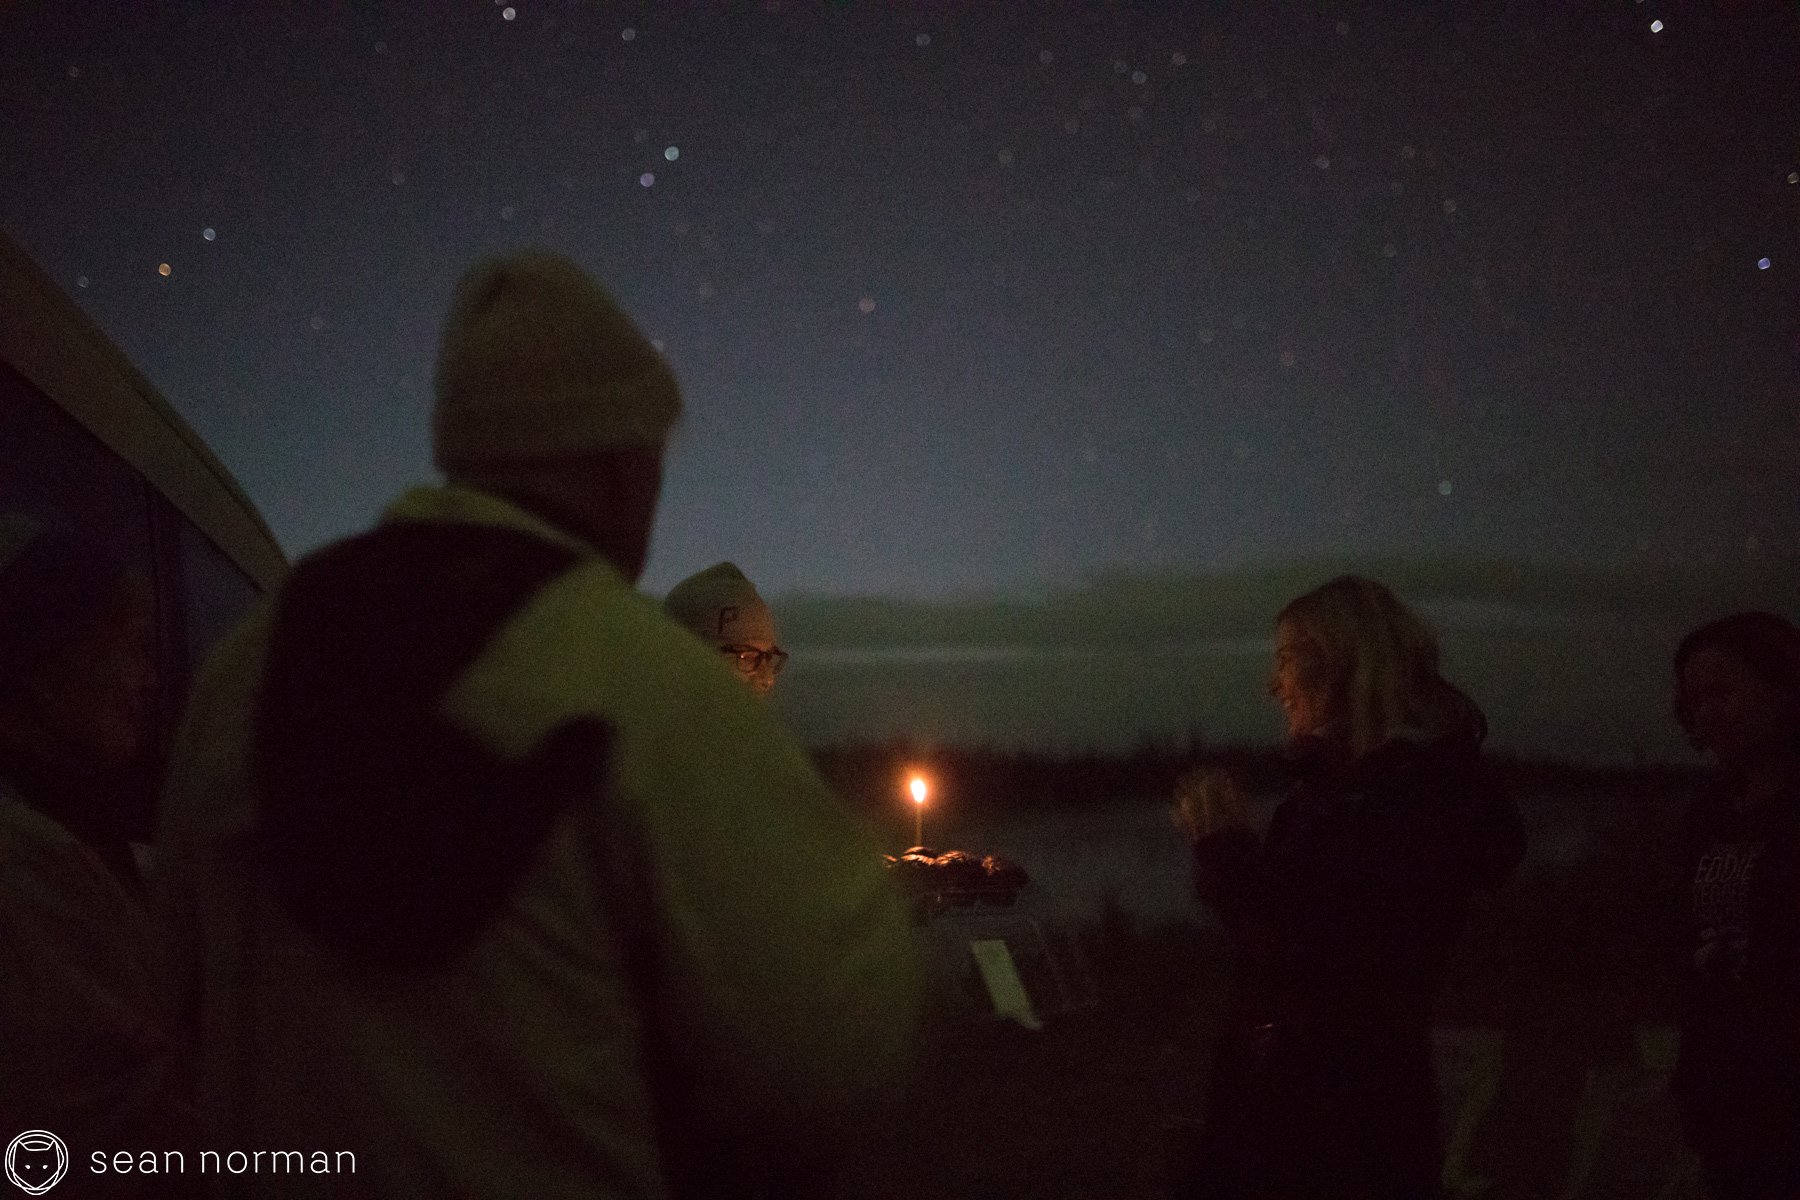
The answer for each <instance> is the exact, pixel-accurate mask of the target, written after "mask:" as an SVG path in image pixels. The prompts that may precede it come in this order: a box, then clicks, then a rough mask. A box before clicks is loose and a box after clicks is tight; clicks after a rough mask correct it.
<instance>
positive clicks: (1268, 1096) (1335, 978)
mask: <svg viewBox="0 0 1800 1200" xmlns="http://www.w3.org/2000/svg"><path fill="white" fill-rule="evenodd" d="M1479 747H1480V742H1479V737H1478V736H1477V735H1475V734H1474V733H1473V732H1471V733H1469V734H1465V735H1458V736H1454V737H1450V738H1446V739H1443V740H1441V741H1437V742H1433V743H1419V742H1411V741H1403V740H1395V741H1391V742H1389V743H1387V744H1386V745H1383V746H1381V747H1379V748H1377V749H1375V750H1373V751H1371V752H1369V753H1368V754H1366V755H1364V756H1362V757H1361V758H1360V759H1356V760H1354V761H1344V759H1343V757H1342V755H1341V752H1339V753H1338V754H1336V755H1334V754H1333V752H1332V750H1331V749H1330V748H1329V747H1326V746H1323V745H1320V746H1316V747H1312V748H1310V750H1309V752H1306V753H1304V754H1303V756H1302V763H1301V765H1302V777H1301V779H1300V781H1299V783H1298V784H1297V785H1296V786H1295V787H1294V789H1293V792H1292V793H1291V794H1290V796H1289V797H1288V798H1287V799H1286V800H1285V801H1283V803H1282V804H1281V805H1280V806H1279V807H1278V808H1277V809H1276V810H1275V814H1274V818H1273V820H1272V821H1271V823H1270V826H1269V831H1268V835H1267V837H1266V838H1264V839H1262V840H1261V841H1260V842H1259V841H1258V840H1257V838H1256V837H1255V835H1254V834H1252V833H1250V832H1249V831H1248V830H1231V831H1226V832H1222V833H1219V834H1215V835H1212V836H1210V837H1207V838H1204V839H1202V840H1201V841H1200V842H1199V844H1198V845H1197V846H1196V847H1195V867H1196V871H1195V882H1196V887H1197V890H1198V892H1199V894H1200V897H1201V899H1202V900H1204V901H1206V902H1207V903H1208V904H1209V905H1211V906H1212V907H1213V908H1214V909H1215V910H1216V911H1217V913H1218V914H1219V916H1220V918H1221V919H1222V920H1223V921H1224V922H1225V924H1226V925H1227V927H1228V928H1229V929H1230V930H1231V932H1232V934H1233V936H1234V939H1235V940H1236V942H1237V946H1238V949H1239V952H1240V974H1239V987H1238V996H1237V1000H1236V1004H1235V1010H1234V1013H1233V1016H1232V1019H1231V1021H1230V1024H1229V1025H1228V1028H1227V1030H1226V1032H1225V1034H1224V1036H1223V1037H1222V1039H1221V1042H1220V1049H1219V1052H1218V1057H1217V1059H1216V1061H1215V1065H1214V1071H1213V1079H1212V1087H1211V1102H1210V1106H1209V1109H1210V1114H1209V1126H1208V1128H1209V1135H1208V1138H1207V1143H1208V1145H1207V1150H1206V1154H1205V1157H1206V1158H1207V1159H1208V1160H1209V1162H1208V1165H1207V1167H1206V1169H1207V1170H1208V1171H1210V1172H1211V1173H1213V1174H1214V1175H1216V1176H1218V1177H1220V1178H1221V1179H1222V1180H1225V1182H1222V1183H1220V1184H1218V1185H1215V1186H1214V1190H1213V1191H1212V1192H1210V1193H1207V1192H1202V1193H1200V1194H1212V1195H1218V1196H1270V1197H1273V1196H1281V1197H1284V1198H1286V1200H1302V1198H1305V1197H1336V1196H1346V1197H1347V1196H1363V1197H1366V1196H1377V1195H1378V1196H1382V1197H1384V1198H1385V1200H1406V1198H1408V1197H1414V1196H1429V1195H1433V1194H1434V1193H1435V1189H1436V1187H1437V1180H1438V1174H1439V1170H1440V1165H1441V1147H1440V1139H1439V1133H1438V1129H1437V1097H1436V1085H1435V1080H1434V1077H1433V1072H1432V1065H1431V1044H1430V1007H1431V1000H1432V996H1433V993H1434V992H1435V991H1436V988H1437V984H1438V980H1439V978H1440V976H1441V974H1442V971H1443V967H1444V963H1445V959H1446V957H1447V956H1448V954H1449V952H1450V950H1451V948H1452V945H1453V943H1454V942H1455V940H1456V938H1457V936H1458V934H1459V933H1460V932H1461V930H1462V927H1463V924H1464V920H1465V916H1466V912H1467V907H1468V902H1469V897H1470V895H1471V893H1472V892H1473V891H1475V889H1477V888H1482V887H1491V886H1494V885H1496V884H1498V883H1500V882H1501V881H1502V880H1504V879H1505V878H1506V876H1507V875H1508V874H1509V873H1510V872H1511V871H1512V869H1513V868H1514V867H1515V866H1516V865H1517V864H1518V862H1519V860H1520V858H1522V857H1523V854H1524V846H1525V838H1524V829H1523V825H1522V824H1521V822H1520V820H1519V816H1518V813H1517V811H1516V810H1515V809H1514V808H1513V806H1512V804H1511V802H1510V800H1508V799H1507V798H1506V797H1505V796H1504V795H1503V794H1502V793H1501V792H1500V791H1499V790H1498V789H1497V788H1495V787H1494V786H1493V785H1492V784H1491V783H1490V781H1489V780H1488V778H1487V776H1486V773H1485V771H1484V768H1483V765H1482V762H1481V759H1480V752H1479ZM1233 1180H1235V1182H1233Z"/></svg>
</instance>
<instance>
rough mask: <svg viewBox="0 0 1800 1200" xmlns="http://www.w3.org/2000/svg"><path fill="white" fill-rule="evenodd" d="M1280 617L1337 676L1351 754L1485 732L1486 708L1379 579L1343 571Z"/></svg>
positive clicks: (1426, 630)
mask: <svg viewBox="0 0 1800 1200" xmlns="http://www.w3.org/2000/svg"><path fill="white" fill-rule="evenodd" d="M1276 621H1277V623H1280V622H1282V621H1287V622H1291V623H1292V624H1293V626H1294V627H1295V628H1296V630H1297V632H1299V633H1301V634H1303V635H1304V636H1305V637H1306V638H1308V639H1309V640H1310V641H1312V642H1313V643H1315V644H1316V645H1317V646H1318V647H1319V650H1320V652H1321V653H1322V654H1323V655H1324V657H1325V660H1326V662H1327V664H1328V665H1329V668H1330V670H1331V672H1332V675H1333V677H1334V678H1336V679H1337V680H1338V681H1339V684H1340V686H1339V692H1338V699H1339V701H1340V702H1341V703H1342V705H1343V711H1342V712H1340V713H1339V714H1338V719H1339V722H1340V727H1341V729H1342V731H1343V736H1344V740H1345V741H1347V742H1348V744H1349V747H1350V751H1351V753H1352V754H1357V755H1361V754H1366V753H1367V752H1368V751H1370V750H1373V749H1375V748H1376V747H1377V746H1380V745H1382V744H1384V743H1386V742H1389V741H1393V740H1395V739H1397V738H1405V739H1408V740H1418V741H1436V740H1438V739H1440V738H1444V737H1448V736H1450V735H1453V734H1465V735H1473V736H1474V738H1475V740H1477V741H1480V740H1481V738H1482V737H1484V736H1485V735H1486V733H1487V722H1486V721H1485V719H1484V718H1483V717H1482V715H1481V710H1480V709H1478V708H1477V707H1476V706H1475V703H1474V702H1473V701H1472V700H1470V699H1469V698H1468V697H1467V696H1465V695H1464V694H1463V693H1462V692H1461V691H1459V690H1458V689H1457V688H1456V687H1455V686H1453V685H1452V684H1451V683H1450V682H1449V681H1447V680H1446V679H1444V677H1443V676H1442V675H1440V674H1438V643H1437V638H1436V637H1435V636H1434V635H1433V634H1432V632H1431V628H1430V626H1428V625H1426V624H1425V622H1424V621H1423V620H1421V619H1420V618H1419V617H1418V616H1417V615H1416V614H1415V613H1414V612H1413V611H1412V610H1411V609H1409V608H1407V607H1406V605H1404V604H1402V603H1401V602H1400V600H1399V598H1398V597H1397V596H1395V595H1394V593H1393V592H1391V591H1389V590H1388V589H1387V588H1386V587H1385V586H1384V585H1382V584H1380V583H1377V582H1376V581H1375V580H1373V579H1364V578H1362V577H1361V576H1359V575H1340V576H1339V577H1338V578H1336V579H1333V580H1332V581H1331V582H1330V583H1327V584H1324V585H1323V586H1321V587H1317V588H1314V589H1313V590H1312V591H1310V592H1308V593H1306V594H1305V595H1304V596H1301V597H1300V598H1299V599H1297V600H1294V601H1293V602H1291V603H1290V604H1288V606H1287V607H1286V608H1284V609H1282V610H1281V613H1280V615H1279V616H1278V617H1277V618H1276Z"/></svg>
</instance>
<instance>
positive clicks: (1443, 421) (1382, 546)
mask: <svg viewBox="0 0 1800 1200" xmlns="http://www.w3.org/2000/svg"><path fill="white" fill-rule="evenodd" d="M1233 8H1234V10H1237V11H1233V12H1230V13H1218V14H1213V15H1207V14H1206V13H1204V12H1202V11H1200V10H1201V6H1199V5H1169V6H1154V7H1152V6H1138V5H1118V6H1110V7H1106V8H1102V7H1100V6H1092V5H1082V6H1077V5H1074V4H1068V5H1031V6H1026V5H1022V4H1020V5H1010V4H959V5H948V4H946V5H936V6H932V5H905V6H901V5H880V4H874V3H840V4H835V5H824V6H819V5H800V4H783V3H768V4H758V5H742V4H740V5H719V6H714V7H713V8H712V9H711V10H710V11H699V10H698V9H696V8H689V7H687V6H679V7H678V6H675V5H655V6H647V5H614V4H593V3H582V4H556V3H546V2H543V0H522V2H518V3H515V4H513V5H511V6H505V5H500V4H488V3H473V2H471V3H459V4H454V5H451V4H441V5H423V4H417V5H387V6H382V7H380V8H376V7H375V6H366V5H359V6H351V5H332V6H329V7H328V6H324V5H288V6H281V7H280V8H279V9H278V8H277V6H273V5H211V6H207V5H188V6H185V11H177V9H176V7H175V6H169V5H165V6H160V7H159V8H156V9H154V10H153V6H150V5H137V4H132V5H113V4H105V5H98V4H89V5H76V4H40V3H26V4H17V3H14V4H9V5H0V111H3V112H4V113H5V114H7V116H6V119H5V121H4V122H0V164H4V170H3V172H0V228H3V229H4V230H5V231H6V233H8V234H9V235H10V236H12V237H13V238H14V239H16V240H17V241H19V242H20V243H22V244H23V245H24V246H25V248H26V249H27V250H28V251H29V252H30V253H31V254H32V255H33V256H34V257H35V258H37V260H38V261H39V262H40V263H41V264H42V265H43V266H44V268H45V269H46V270H47V271H48V272H49V273H50V274H51V275H52V276H53V277H54V278H55V279H56V280H57V281H58V282H59V283H60V284H61V285H62V286H63V287H64V288H65V289H67V290H68V291H69V292H70V294H71V295H73V296H74V297H75V299H76V300H77V301H78V302H79V303H81V304H82V305H83V306H84V307H85V308H86V309H87V310H88V311H89V312H90V313H92V314H93V315H94V317H95V318H96V319H97V320H98V321H99V323H100V325H101V326H102V327H103V328H104V329H106V331H107V332H108V333H109V334H110V335H111V336H112V337H113V338H114V339H115V340H116V341H118V342H119V344H120V345H121V346H122V347H123V348H124V350H125V351H126V353H127V354H128V355H129V356H130V357H131V358H132V359H133V360H134V361H135V362H136V363H137V364H138V365H139V366H140V367H141V368H142V369H143V370H144V372H145V374H147V375H148V376H149V377H150V378H151V379H152V380H153V381H154V382H155V383H156V384H157V385H158V386H159V387H160V388H161V389H162V390H163V392H164V393H165V394H166V395H167V396H168V397H169V399H170V400H171V401H172V402H173V403H174V405H175V406H176V408H177V409H179V410H180V411H181V412H182V413H183V414H184V416H186V418H187V419H188V420H189V421H190V422H191V423H192V424H193V426H194V427H195V428H196V429H197V430H198V431H199V432H200V433H201V435H202V436H204V437H205V438H206V439H207V440H208V441H209V442H210V443H211V445H212V446H213V447H214V448H215V449H216V450H217V452H218V453H219V455H220V457H221V458H222V459H223V460H224V461H225V462H226V464H227V465H228V466H229V467H231V469H232V470H233V471H234V472H235V473H236V474H237V476H238V477H239V479H240V480H241V481H242V483H243V484H244V486H245V488H246V490H247V491H248V492H249V494H250V495H251V497H252V498H253V499H254V500H255V501H256V502H257V504H258V505H259V506H260V507H261V508H262V510H263V512H264V514H265V515H266V516H267V518H268V520H269V522H270V524H271V525H272V526H273V528H274V529H275V531H276V533H277V535H278V536H279V537H280V539H281V540H282V542H283V544H284V545H285V546H286V548H287V549H288V551H289V552H290V554H295V555H297V554H299V553H302V552H304V551H306V550H308V549H310V548H312V547H314V546H316V545H318V544H320V543H321V542H323V541H325V540H327V539H329V538H332V537H335V536H338V535H342V534H345V533H347V532H350V531H352V530H354V529H356V528H358V527H360V526H362V525H364V524H366V523H367V522H368V520H369V519H370V518H371V516H372V515H373V514H374V513H375V512H376V511H377V509H378V508H379V506H380V505H381V504H382V503H384V502H385V500H386V499H387V498H388V497H390V496H391V495H392V494H393V493H395V492H396V491H398V490H399V489H401V488H402V487H404V486H407V485H408V484H411V483H414V482H419V481H422V480H425V479H428V478H429V477H430V474H431V468H430V464H429V457H428V449H427V414H428V411H429V405H430V369H431V362H432V358H433V355H434V352H435V347H436V338H437V331H438V326H439V322H440V320H441V317H442V314H443V310H444V307H445V304H446V302H447V298H448V295H449V290H450V287H451V285H452V283H453V281H454V280H455V278H456V276H457V275H458V274H459V273H460V272H461V271H462V270H463V269H464V268H465V267H466V266H467V265H468V263H469V262H470V261H471V260H472V259H473V258H474V257H475V256H477V255H478V254H481V253H485V252H490V251H496V250H501V249H505V248H508V247H514V246H522V245H540V246H545V247H549V248H551V249H554V250H558V251H561V252H563V253H565V254H568V255H570V256H571V257H573V258H574V259H576V260H577V261H579V262H580V263H582V264H583V265H585V266H587V267H588V268H590V269H591V270H592V271H593V272H594V273H595V274H596V275H597V276H598V277H599V278H601V279H602V280H603V281H604V282H605V283H606V284H607V285H608V286H609V287H610V288H612V289H613V290H614V291H615V292H616V293H617V294H618V295H619V297H620V298H621V299H622V300H623V302H624V303H625V305H626V306H627V308H628V309H629V310H630V311H631V312H632V313H633V314H635V316H636V317H637V318H638V319H639V321H640V323H641V324H642V325H643V327H644V329H645V330H646V332H647V333H648V334H649V335H650V336H651V337H653V338H655V339H658V340H659V342H660V343H662V344H663V345H664V346H665V347H666V352H667V354H668V356H669V358H670V359H671V361H672V362H673V364H674V366H675V368H676V370H677V372H678V374H679V376H680V378H681V380H682V382H683V387H684V392H685V395H686V397H687V402H688V417H687V419H686V421H685V422H684V425H683V427H682V428H681V430H680V432H679V434H678V438H677V441H676V443H675V444H674V447H673V451H672V456H671V460H670V471H669V475H668V479H667V484H666V488H665V492H664V504H663V508H662V511H661V514H660V517H659V521H658V526H657V531H656V540H655V544H654V548H653V557H652V562H651V567H650V571H649V573H648V574H647V576H646V579H645V584H646V586H647V587H649V588H650V589H652V590H655V591H660V590H662V589H663V588H665V587H666V586H667V585H668V584H669V583H671V582H673V581H674V580H675V579H678V578H680V577H681V576H683V575H685V574H687V573H689V572H690V571H692V570H695V569H698V568H699V567H702V566H705V565H707V564H708V563H711V562H713V561H716V560H718V559H720V558H726V557H729V558H732V559H735V560H736V561H738V562H739V563H740V564H742V565H743V566H744V567H745V569H746V570H747V571H748V572H749V574H750V575H751V576H752V577H753V578H754V579H756V580H757V581H758V583H759V584H760V585H761V586H762V587H763V589H764V591H765V592H768V593H774V594H782V593H786V592H792V591H797V590H804V591H809V592H823V593H833V594H875V595H903V596H912V597H947V596H964V595H970V594H976V593H993V592H1004V591H1015V592H1017V591H1028V590H1030V589H1033V588H1038V587H1042V586H1046V585H1058V584H1067V583H1070V582H1073V581H1077V580H1080V579H1081V578H1083V577H1085V576H1087V575H1089V574H1091V573H1092V572H1095V571H1097V570H1102V569H1107V568H1118V567H1123V568H1128V569H1159V570H1167V571H1180V570H1189V569H1192V570H1218V569H1223V568H1227V567H1231V566H1235V565H1241V564H1245V563H1255V562H1263V561H1276V560H1282V559H1287V558H1292V557H1294V556H1298V555H1310V554H1318V553H1351V554H1356V553H1364V552H1375V551H1381V552H1385V553H1398V554H1406V555H1433V554H1441V553H1445V552H1473V553H1478V554H1494V555H1505V556H1522V557H1525V558H1532V559H1560V560H1580V561H1589V562H1601V563H1617V564H1620V565H1627V564H1631V563H1643V562H1655V563H1687V564H1695V565H1701V564H1706V563H1709V562H1731V561H1741V560H1743V559H1744V558H1745V557H1747V556H1749V557H1754V556H1756V555H1777V556H1787V557H1789V558H1791V557H1792V556H1793V554H1794V546H1795V544H1796V535H1797V534H1800V506H1797V504H1796V499H1795V496H1796V492H1795V487H1794V471H1795V467H1796V464H1797V463H1800V416H1797V412H1800V410H1797V401H1800V182H1797V181H1800V6H1796V5H1793V4H1775V3H1769V4H1762V5H1758V4H1737V5H1727V4H1719V5H1705V6H1702V5H1694V4H1671V3H1667V2H1666V0H1665V2H1661V3H1656V2H1644V3H1633V2H1631V0H1619V2H1614V3H1587V4H1557V5H1550V4H1543V3H1536V2H1532V3H1518V4H1501V3H1489V4H1480V5H1457V4H1440V3H1435V2H1433V3H1421V4H1414V5H1388V6H1377V7H1374V8H1370V7H1366V6H1363V5H1342V6H1333V5H1295V6H1280V5H1265V4H1255V5H1237V6H1233ZM252 14H254V15H252ZM165 263H166V264H168V274H167V275H166V276H165V275H163V274H161V273H160V272H159V267H160V265H161V264H165Z"/></svg>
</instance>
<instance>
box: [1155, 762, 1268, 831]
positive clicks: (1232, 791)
mask: <svg viewBox="0 0 1800 1200" xmlns="http://www.w3.org/2000/svg"><path fill="white" fill-rule="evenodd" d="M1170 815H1171V817H1172V818H1173V819H1174V822H1175V827H1176V828H1177V829H1180V830H1181V831H1182V832H1183V833H1185V834H1186V835H1187V837H1188V840H1189V841H1193V842H1198V841H1199V840H1200V839H1201V838H1204V837H1209V836H1211V835H1212V834H1215V833H1222V832H1224V831H1225V830H1227V829H1249V828H1250V806H1249V804H1247V803H1246V802H1245V800H1244V790H1243V788H1241V787H1239V786H1238V781H1237V779H1236V778H1235V777H1234V776H1232V774H1231V773H1230V772H1229V771H1226V770H1223V769H1222V768H1219V767H1196V768H1194V769H1193V770H1191V771H1189V772H1188V773H1187V774H1185V775H1183V776H1182V777H1181V778H1180V779H1179V780H1177V781H1176V783H1175V809H1174V811H1173V812H1172V813H1171V814H1170Z"/></svg>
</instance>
